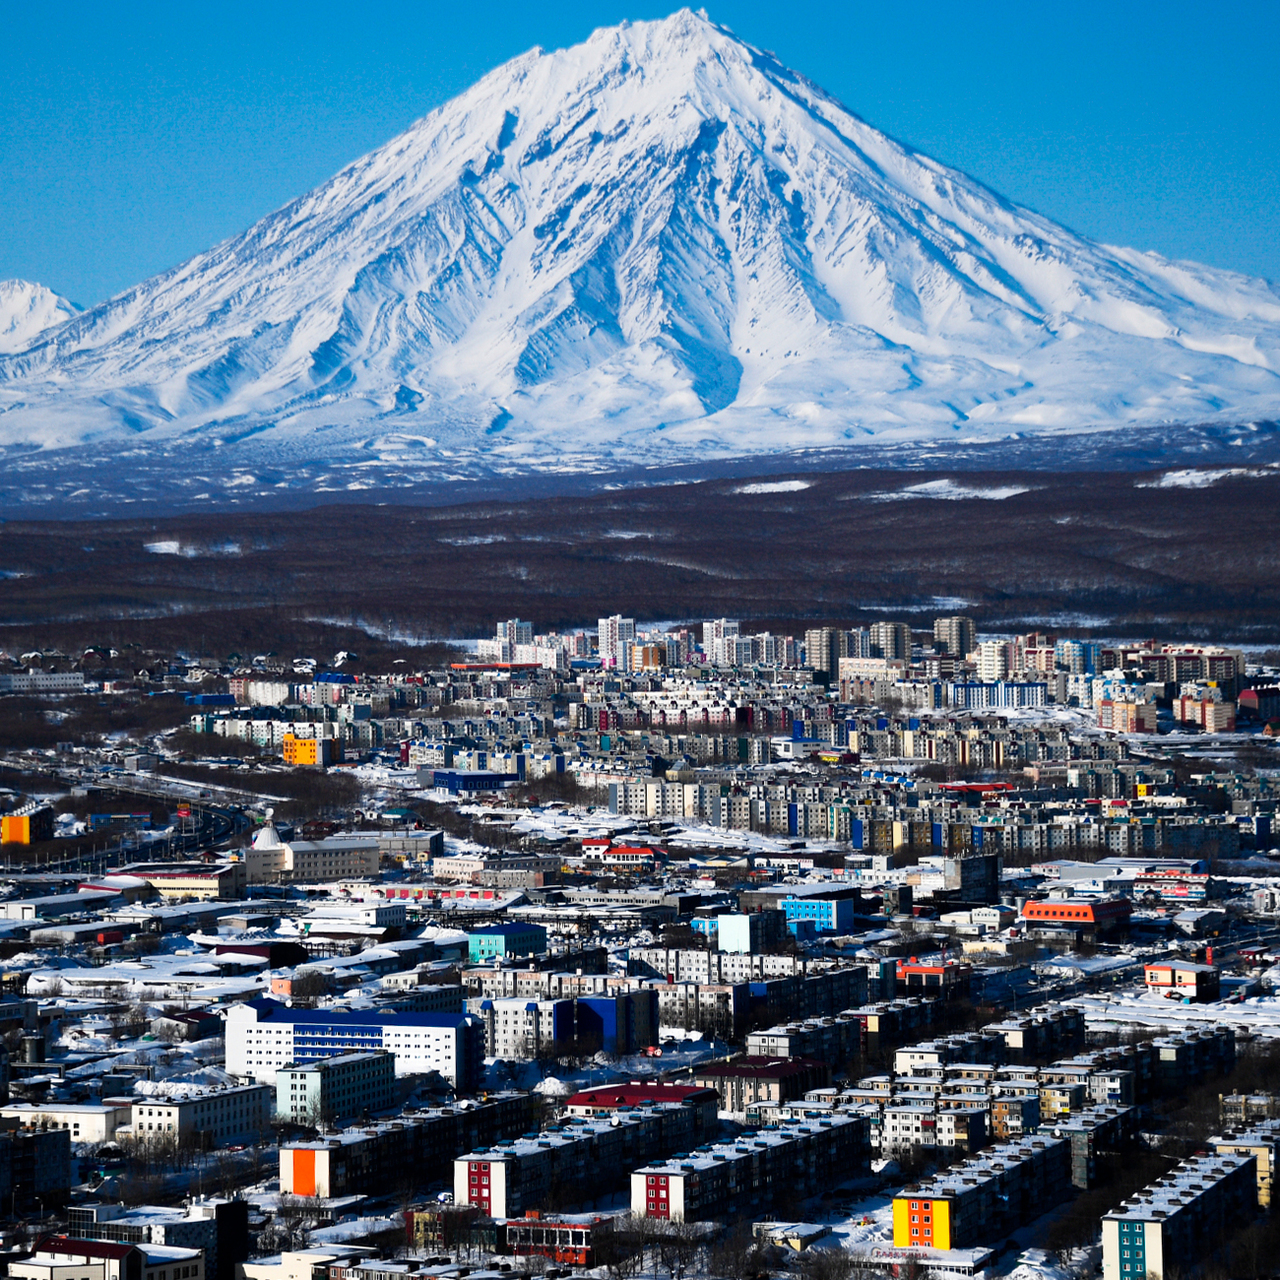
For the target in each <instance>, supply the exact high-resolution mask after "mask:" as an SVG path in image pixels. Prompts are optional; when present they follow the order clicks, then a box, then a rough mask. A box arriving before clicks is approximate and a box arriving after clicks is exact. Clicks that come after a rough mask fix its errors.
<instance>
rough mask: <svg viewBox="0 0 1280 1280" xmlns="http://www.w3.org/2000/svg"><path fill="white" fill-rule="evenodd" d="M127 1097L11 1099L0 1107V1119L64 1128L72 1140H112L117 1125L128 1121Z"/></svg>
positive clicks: (25, 1125) (30, 1126)
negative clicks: (81, 1100) (55, 1100)
mask: <svg viewBox="0 0 1280 1280" xmlns="http://www.w3.org/2000/svg"><path fill="white" fill-rule="evenodd" d="M132 1116H133V1102H132V1100H131V1099H129V1098H115V1099H108V1100H107V1101H105V1102H101V1103H78V1104H71V1103H47V1102H46V1103H33V1102H10V1103H8V1104H7V1105H6V1106H4V1107H0V1119H4V1120H16V1121H17V1122H18V1124H19V1125H21V1127H22V1128H24V1129H65V1130H66V1131H67V1132H68V1133H69V1134H70V1135H71V1141H72V1142H114V1141H115V1136H116V1129H118V1128H119V1127H120V1126H121V1125H127V1124H129V1122H130V1120H131V1119H132Z"/></svg>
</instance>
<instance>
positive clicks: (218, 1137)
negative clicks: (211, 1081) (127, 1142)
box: [131, 1084, 276, 1146]
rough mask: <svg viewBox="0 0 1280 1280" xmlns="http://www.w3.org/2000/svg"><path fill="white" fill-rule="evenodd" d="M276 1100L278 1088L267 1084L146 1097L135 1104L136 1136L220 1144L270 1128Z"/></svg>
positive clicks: (143, 1140) (151, 1140) (147, 1140)
mask: <svg viewBox="0 0 1280 1280" xmlns="http://www.w3.org/2000/svg"><path fill="white" fill-rule="evenodd" d="M275 1100H276V1097H275V1090H273V1089H270V1088H268V1087H267V1086H266V1085H264V1084H249V1085H236V1086H235V1087H233V1088H230V1089H208V1090H201V1091H199V1092H193V1093H189V1094H186V1095H184V1096H183V1097H180V1098H179V1097H167V1098H166V1097H152V1098H144V1099H141V1100H140V1101H137V1102H135V1103H134V1104H133V1113H132V1117H131V1126H132V1137H133V1140H134V1141H135V1142H141V1143H166V1142H167V1143H187V1142H192V1141H194V1142H199V1143H201V1144H208V1145H211V1146H217V1145H219V1144H220V1143H223V1142H229V1141H230V1140H231V1139H232V1138H240V1137H251V1136H253V1135H254V1134H258V1133H261V1132H262V1131H263V1130H265V1129H266V1128H268V1126H269V1125H270V1124H271V1116H272V1112H273V1111H274V1110H275Z"/></svg>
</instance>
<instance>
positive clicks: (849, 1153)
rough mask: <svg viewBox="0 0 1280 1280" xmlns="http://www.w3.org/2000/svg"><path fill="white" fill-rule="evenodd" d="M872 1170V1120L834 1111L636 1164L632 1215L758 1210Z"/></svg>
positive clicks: (697, 1216) (685, 1218)
mask: <svg viewBox="0 0 1280 1280" xmlns="http://www.w3.org/2000/svg"><path fill="white" fill-rule="evenodd" d="M869 1168H870V1140H869V1135H868V1125H867V1121H866V1118H865V1117H863V1116H856V1115H847V1114H840V1115H833V1116H831V1117H830V1118H828V1119H822V1120H816V1121H807V1122H799V1123H790V1124H786V1125H781V1126H779V1127H777V1128H773V1129H762V1130H759V1131H757V1132H756V1133H753V1134H744V1135H743V1136H742V1137H741V1138H739V1139H738V1140H737V1141H736V1142H726V1143H717V1144H716V1145H714V1146H709V1147H699V1148H698V1149H697V1150H696V1151H693V1152H691V1153H690V1154H688V1155H682V1156H677V1157H675V1158H673V1159H670V1160H665V1161H662V1162H660V1163H656V1164H650V1165H645V1166H644V1167H642V1168H639V1169H636V1170H635V1172H634V1173H632V1175H631V1212H632V1213H633V1214H635V1215H636V1216H637V1217H648V1218H664V1219H670V1220H672V1221H675V1222H694V1221H703V1220H706V1219H711V1218H720V1217H724V1216H730V1215H732V1216H734V1217H746V1216H748V1215H758V1214H761V1213H763V1212H766V1211H767V1210H768V1208H769V1206H770V1205H771V1203H772V1201H773V1199H774V1197H775V1196H776V1195H778V1194H779V1193H781V1192H784V1191H785V1192H786V1194H788V1195H799V1196H806V1195H812V1194H814V1193H815V1192H817V1191H819V1190H821V1189H823V1188H825V1187H830V1186H834V1185H836V1184H838V1183H840V1182H843V1181H844V1180H846V1179H848V1178H852V1177H857V1176H858V1174H859V1173H866V1172H867V1171H868V1169H869Z"/></svg>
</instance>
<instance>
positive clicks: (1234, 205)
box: [0, 0, 1280, 305]
mask: <svg viewBox="0 0 1280 1280" xmlns="http://www.w3.org/2000/svg"><path fill="white" fill-rule="evenodd" d="M673 7H675V6H674V5H673V4H672V3H670V2H669V3H667V4H652V3H649V2H648V0H599V2H597V3H594V4H589V5H588V4H582V3H577V2H576V0H561V3H559V4H556V5H550V6H543V5H528V4H518V5H517V4H510V3H490V4H486V3H483V2H481V3H473V4H470V5H458V4H454V5H448V6H444V5H439V4H434V3H410V2H409V0H386V2H385V3H374V4H371V5H367V6H360V5H351V4H350V3H344V4H336V3H330V2H329V0H311V2H310V3H307V4H293V3H272V2H271V0H261V2H260V3H257V4H243V3H238V2H236V0H228V2H226V3H219V4H209V3H202V2H199V0H188V2H187V3H184V4H179V5H174V4H172V3H165V4H156V3H150V0H138V2H137V3H131V4H121V3H111V2H105V3H100V4H84V3H79V2H77V0H72V2H71V3H68V4H62V5H58V6H51V5H50V6H41V5H24V6H21V7H20V8H19V7H18V6H17V5H10V6H6V13H5V19H4V33H3V38H2V39H0V175H3V177H2V180H0V279H2V278H6V277H11V276H19V277H24V278H27V279H34V280H39V281H41V282H42V283H45V284H47V285H49V286H51V287H52V288H54V289H57V290H58V291H59V292H60V293H64V294H66V295H67V296H68V297H70V298H72V299H73V300H74V301H76V302H78V303H80V304H82V305H87V304H91V303H94V302H97V301H100V300H101V299H103V298H105V297H107V296H109V295H110V294H112V293H115V292H117V291H119V290H121V289H124V288H126V287H128V286H129V285H131V284H134V283H136V282H137V281H138V280H140V279H143V278H145V277H146V276H148V275H150V274H152V273H154V272H156V271H160V270H163V269H164V268H166V267H169V266H172V265H173V264H174V263H176V262H179V261H181V260H182V259H184V258H186V257H188V256H189V255H191V254H192V253H195V252H198V251H199V250H201V249H204V248H207V247H208V246H210V245H212V244H214V243H216V242H217V241H218V240H221V239H223V238H225V237H227V236H229V235H232V234H234V233H235V232H237V231H240V230H242V229H243V228H244V227H246V226H248V225H249V224H250V223H251V222H253V221H254V220H255V219H256V218H258V217H259V216H261V215H262V214H264V213H266V212H268V211H269V210H271V209H273V208H275V207H277V206H278V205H280V204H283V203H284V202H285V201H286V200H288V199H289V198H290V197H292V196H294V195H297V194H299V193H300V192H302V191H304V190H306V189H307V188H309V187H311V186H314V185H315V184H316V183H318V182H320V181H322V180H323V179H325V178H327V177H329V176H330V175H331V174H332V173H333V172H334V171H336V170H337V169H338V168H340V167H341V166H342V165H343V164H345V163H346V162H348V161H350V160H352V159H354V158H355V157H356V156H358V155H360V154H361V153H363V152H365V151H367V150H369V149H370V148H372V147H374V146H377V145H378V144H379V143H381V142H384V141H386V140H387V139H388V138H389V137H391V136H392V135H394V134H395V133H397V132H399V131H400V130H401V129H403V128H404V127H405V126H406V125H408V124H409V123H411V122H412V121H413V120H415V119H417V118H418V117H419V116H421V115H423V114H425V113H426V112H427V111H429V110H430V109H431V108H432V107H433V106H436V105H437V104H439V103H440V102H443V101H444V100H446V99H447V98H449V97H451V96H453V95H454V94H455V93H458V92H459V91H461V90H462V89H464V88H466V86H467V85H469V84H470V83H472V81H474V80H475V79H477V78H478V77H479V76H480V75H482V74H483V73H484V72H485V71H487V70H489V69H490V68H491V67H493V66H495V65H496V64H497V63H499V62H502V61H504V60H505V59H507V58H509V57H512V56H513V55H515V54H517V53H520V52H522V51H523V50H525V49H527V48H529V47H530V46H532V45H535V44H540V45H542V46H544V47H546V48H552V47H557V46H561V45H565V44H571V43H574V42H576V41H578V40H580V39H582V38H584V37H585V36H586V35H587V34H588V33H589V32H590V31H591V30H592V29H593V28H595V27H597V26H602V25H607V24H612V23H614V22H617V21H619V20H621V19H622V18H631V19H642V18H650V17H660V16H663V15H665V14H666V13H668V12H670V11H671V9H672V8H673ZM708 10H709V13H710V16H711V17H712V18H713V19H715V20H716V21H718V22H721V23H724V24H725V25H727V26H729V27H731V28H732V29H733V30H734V31H736V32H737V33H738V34H739V35H740V36H742V37H743V38H744V39H746V40H748V41H750V42H751V43H752V44H756V45H759V46H762V47H764V48H768V49H772V50H773V51H774V52H775V53H777V54H778V55H779V56H780V57H781V58H782V60H783V61H784V62H786V63H788V64H790V65H791V66H792V67H794V68H796V69H797V70H799V71H802V72H804V73H805V74H806V75H808V76H810V77H811V78H812V79H814V80H816V81H818V82H819V83H820V84H821V85H823V86H824V87H825V88H826V89H827V90H829V91H830V92H832V93H834V94H835V95H836V96H837V97H839V98H841V99H842V100H843V101H844V102H845V103H846V105H848V106H849V107H850V108H852V109H853V110H854V111H856V112H858V114H860V115H861V116H863V117H864V118H865V119H867V120H868V121H870V122H871V123H872V124H874V125H876V126H877V127H878V128H881V129H884V130H885V131H886V132H888V133H891V134H893V135H894V136H896V137H898V138H901V139H903V140H905V141H907V142H909V143H911V144H912V145H914V146H916V147H918V148H919V149H921V150H922V151H925V152H928V153H929V154H931V155H933V156H935V157H937V158H938V159H940V160H942V161H944V162H946V163H948V164H952V165H955V166H957V167H959V168H961V169H964V170H966V171H967V172H969V173H971V174H973V175H974V176H975V177H977V178H979V179H981V180H982V181H984V182H986V183H988V184H989V185H990V186H992V187H994V188H996V189H997V190H998V191H1000V192H1002V193H1003V194H1004V195H1006V196H1009V197H1010V198H1012V199H1014V200H1017V201H1019V202H1021V203H1024V204H1027V205H1030V206H1031V207H1033V208H1035V209H1038V210H1039V211H1040V212H1042V213H1045V214H1047V215H1049V216H1051V217H1053V218H1056V219H1058V220H1060V221H1062V222H1065V223H1067V224H1068V225H1069V226H1071V227H1073V228H1075V229H1076V230H1077V231H1080V232H1082V233H1084V234H1086V235H1089V236H1093V237H1095V238H1097V239H1100V240H1104V241H1107V242H1110V243H1117V244H1127V245H1133V246H1135V247H1137V248H1141V249H1155V250H1157V251H1159V252H1161V253H1164V254H1167V255H1169V256H1171V257H1185V258H1195V259H1198V260H1200V261H1203V262H1208V263H1212V264H1213V265H1216V266H1222V267H1230V268H1234V269H1237V270H1241V271H1246V272H1249V273H1251V274H1258V275H1266V276H1269V277H1270V278H1271V279H1273V280H1280V215H1278V213H1277V211H1278V210H1280V77H1277V76H1276V74H1275V67H1274V57H1275V51H1276V49H1277V48H1280V5H1278V4H1274V3H1265V2H1264V3H1261V4H1258V3H1253V4H1238V3H1233V2H1232V0H1215V2H1214V3H1212V4H1207V3H1197V4H1190V3H1180V2H1179V0H1166V2H1165V3H1160V4H1155V3H1147V2H1146V0H1107V2H1105V3H1096V2H1094V0H1078V2H1077V3H1075V4H1071V5H1065V6H1048V5H1028V4H1026V3H1025V0H1023V2H1022V3H1017V4H1015V3H1003V2H997V0H990V2H985V3H984V2H983V0H972V2H971V3H964V4H962V3H958V2H957V0H949V2H947V3H942V2H939V0H916V2H915V3H914V4H911V5H885V4H883V3H881V4H874V5H873V4H862V3H858V2H856V0H845V2H844V3H826V2H819V3H804V2H803V0H801V2H800V3H793V4H789V5H779V4H777V3H760V2H756V0H729V2H726V3H713V4H710V5H709V6H708Z"/></svg>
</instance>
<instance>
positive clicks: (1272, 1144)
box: [1209, 1120, 1280, 1209]
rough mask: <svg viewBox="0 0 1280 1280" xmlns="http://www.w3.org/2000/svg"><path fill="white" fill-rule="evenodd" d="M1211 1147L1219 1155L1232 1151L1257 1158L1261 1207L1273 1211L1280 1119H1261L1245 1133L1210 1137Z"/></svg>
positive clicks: (1279, 1147) (1259, 1205)
mask: <svg viewBox="0 0 1280 1280" xmlns="http://www.w3.org/2000/svg"><path fill="white" fill-rule="evenodd" d="M1209 1146H1210V1147H1211V1148H1212V1149H1213V1150H1214V1151H1216V1152H1217V1153H1218V1154H1219V1155H1222V1154H1223V1153H1225V1152H1233V1153H1235V1154H1236V1155H1248V1156H1252V1157H1253V1158H1254V1161H1255V1162H1256V1165H1257V1171H1258V1207H1259V1208H1261V1209H1270V1208H1271V1199H1272V1194H1273V1188H1274V1184H1275V1175H1276V1159H1277V1157H1278V1156H1280V1120H1261V1121H1258V1122H1257V1123H1255V1124H1254V1125H1252V1126H1251V1127H1250V1128H1248V1129H1245V1130H1244V1131H1243V1132H1242V1133H1228V1134H1226V1135H1224V1136H1223V1137H1220V1138H1210V1139H1209Z"/></svg>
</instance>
